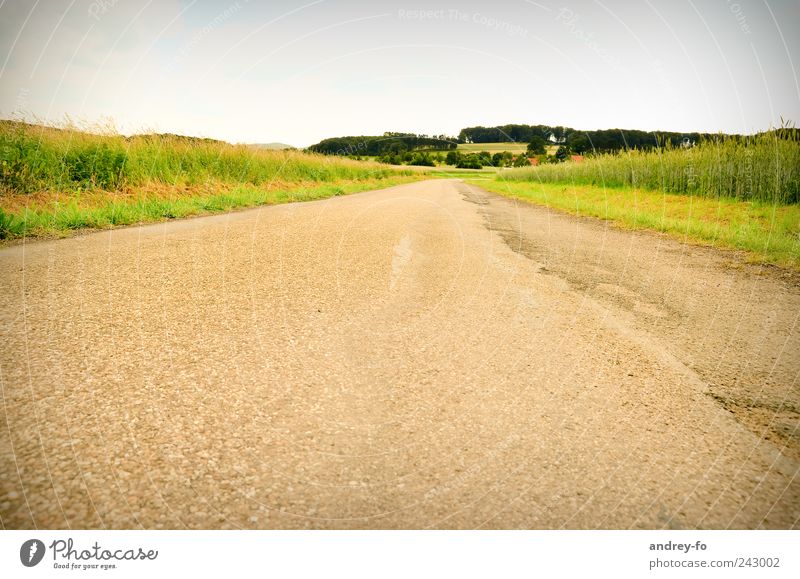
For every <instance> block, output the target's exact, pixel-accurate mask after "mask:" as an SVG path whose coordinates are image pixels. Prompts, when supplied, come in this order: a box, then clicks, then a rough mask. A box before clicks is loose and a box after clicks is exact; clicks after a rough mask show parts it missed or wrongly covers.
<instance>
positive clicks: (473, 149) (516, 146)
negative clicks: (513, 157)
mask: <svg viewBox="0 0 800 579" xmlns="http://www.w3.org/2000/svg"><path fill="white" fill-rule="evenodd" d="M457 150H458V151H464V152H465V153H480V152H481V151H488V152H489V153H492V154H494V153H502V152H503V151H511V152H512V153H515V154H516V153H524V152H526V151H527V150H528V143H460V144H459V145H458V147H457Z"/></svg>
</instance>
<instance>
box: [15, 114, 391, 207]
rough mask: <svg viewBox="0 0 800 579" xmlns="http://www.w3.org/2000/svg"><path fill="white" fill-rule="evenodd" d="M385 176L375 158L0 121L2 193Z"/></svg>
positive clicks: (387, 173)
mask: <svg viewBox="0 0 800 579" xmlns="http://www.w3.org/2000/svg"><path fill="white" fill-rule="evenodd" d="M390 175H397V171H396V170H393V169H391V168H388V167H386V166H382V165H379V164H377V163H373V164H368V163H359V162H355V161H349V160H346V159H341V158H331V157H323V156H322V155H310V154H306V153H301V152H296V151H270V150H263V149H256V148H252V147H248V146H246V145H231V144H228V143H224V142H221V141H212V140H208V139H194V138H187V137H180V136H177V135H139V136H134V137H124V136H122V135H115V134H94V133H88V132H82V131H78V130H74V129H71V128H68V129H54V128H49V127H43V126H39V125H28V124H25V123H17V122H10V121H1V122H0V186H2V188H3V189H4V190H5V191H6V192H8V191H12V192H18V193H19V192H22V193H31V192H35V191H44V190H49V191H53V190H57V191H75V190H84V189H94V188H99V189H104V190H117V189H120V188H122V187H126V186H137V185H144V184H147V183H152V182H155V183H161V184H166V185H195V184H198V183H207V182H211V181H219V182H223V183H231V184H234V183H235V184H250V185H261V184H264V183H267V182H270V181H272V180H274V179H276V178H277V179H280V180H281V181H283V182H288V183H292V182H299V181H312V182H333V181H337V180H354V179H365V178H371V179H375V178H381V177H388V176H390Z"/></svg>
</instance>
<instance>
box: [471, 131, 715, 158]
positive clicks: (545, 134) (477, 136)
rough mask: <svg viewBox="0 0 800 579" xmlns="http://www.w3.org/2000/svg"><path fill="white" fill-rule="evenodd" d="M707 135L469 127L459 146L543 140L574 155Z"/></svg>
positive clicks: (647, 146)
mask: <svg viewBox="0 0 800 579" xmlns="http://www.w3.org/2000/svg"><path fill="white" fill-rule="evenodd" d="M712 136H713V135H711V134H709V133H697V132H694V133H676V132H670V131H640V130H636V129H605V130H599V131H580V130H576V129H573V128H570V127H561V126H549V125H502V126H497V127H468V128H466V129H461V132H459V134H458V142H459V143H530V142H532V141H539V140H540V141H543V142H544V143H545V144H546V143H556V144H559V145H564V146H566V147H567V148H568V149H569V150H570V151H572V152H573V153H576V154H583V153H588V152H592V151H598V152H611V151H621V150H625V149H640V150H648V149H654V148H659V147H664V146H666V144H667V143H668V142H669V144H670V145H672V146H673V147H677V146H680V145H682V144H684V143H697V142H698V141H699V140H701V139H703V138H708V137H712Z"/></svg>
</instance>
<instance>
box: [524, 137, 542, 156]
mask: <svg viewBox="0 0 800 579" xmlns="http://www.w3.org/2000/svg"><path fill="white" fill-rule="evenodd" d="M546 152H547V141H545V140H544V139H543V138H542V137H540V136H539V135H534V136H533V137H531V142H530V143H528V154H529V155H543V154H544V153H546Z"/></svg>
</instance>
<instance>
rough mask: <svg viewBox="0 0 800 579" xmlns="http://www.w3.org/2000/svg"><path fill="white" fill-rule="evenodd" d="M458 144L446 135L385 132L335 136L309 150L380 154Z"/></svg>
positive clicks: (446, 149)
mask: <svg viewBox="0 0 800 579" xmlns="http://www.w3.org/2000/svg"><path fill="white" fill-rule="evenodd" d="M457 146H458V143H457V142H456V139H455V138H453V137H448V136H446V135H438V136H428V135H415V134H414V133H383V135H381V136H360V137H334V138H331V139H325V140H323V141H320V142H319V143H317V144H316V145H311V146H310V147H309V148H308V150H309V151H312V152H314V153H323V154H325V155H347V156H361V155H366V156H378V155H392V154H395V155H396V154H402V153H405V152H407V151H414V150H419V149H424V150H435V151H448V150H450V149H455V148H456V147H457Z"/></svg>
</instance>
